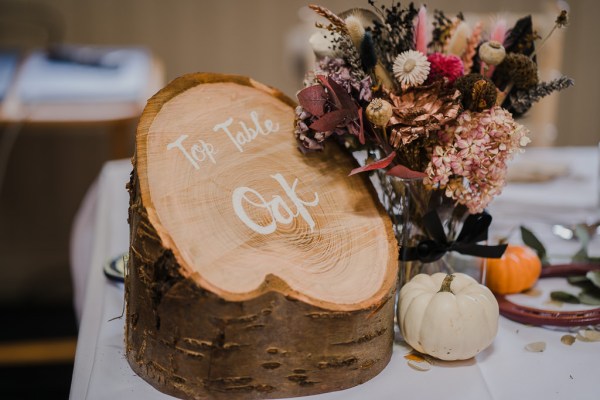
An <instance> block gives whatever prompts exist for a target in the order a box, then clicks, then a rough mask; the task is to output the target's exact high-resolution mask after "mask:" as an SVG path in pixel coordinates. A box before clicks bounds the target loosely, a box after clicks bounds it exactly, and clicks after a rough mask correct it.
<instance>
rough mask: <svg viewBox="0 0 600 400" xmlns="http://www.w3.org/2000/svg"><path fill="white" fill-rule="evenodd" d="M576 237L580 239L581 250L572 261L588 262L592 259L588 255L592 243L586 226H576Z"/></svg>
mask: <svg viewBox="0 0 600 400" xmlns="http://www.w3.org/2000/svg"><path fill="white" fill-rule="evenodd" d="M575 237H576V238H577V239H579V242H580V243H581V247H580V248H579V250H578V251H577V253H575V255H574V256H573V258H572V260H573V261H574V262H587V261H589V259H590V256H589V255H588V251H587V249H588V245H589V243H590V234H589V232H588V231H587V229H586V227H585V225H581V224H578V225H575Z"/></svg>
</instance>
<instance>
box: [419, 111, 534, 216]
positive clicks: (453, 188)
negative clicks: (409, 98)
mask: <svg viewBox="0 0 600 400" xmlns="http://www.w3.org/2000/svg"><path fill="white" fill-rule="evenodd" d="M527 133H528V131H527V129H526V128H525V127H524V126H522V125H520V124H517V123H516V122H515V121H514V120H513V118H512V115H511V114H510V113H509V112H508V111H506V110H505V109H503V108H501V107H493V108H491V109H489V110H485V111H482V112H472V111H465V112H463V113H462V114H461V115H460V116H459V117H458V118H457V119H456V121H455V123H453V124H451V125H448V126H447V127H446V129H445V130H444V131H441V132H440V133H439V134H438V135H439V138H440V142H441V144H440V145H436V146H435V147H434V149H433V155H432V158H431V162H430V163H429V165H428V166H427V169H426V170H425V173H426V174H427V177H426V178H425V182H426V183H428V184H430V185H432V186H434V187H437V188H442V189H445V190H446V195H447V196H448V197H451V198H453V199H455V200H456V201H457V202H458V203H460V204H464V205H465V206H467V208H468V209H469V211H470V212H471V213H479V212H482V211H483V210H484V209H485V207H487V205H488V204H489V202H490V201H491V200H492V199H493V198H494V197H495V196H497V195H499V194H500V193H501V191H502V188H503V187H504V185H505V183H506V182H505V177H506V170H507V162H508V161H509V160H510V159H511V158H512V157H513V155H514V153H515V152H518V151H522V147H524V146H525V145H527V143H529V138H528V137H527Z"/></svg>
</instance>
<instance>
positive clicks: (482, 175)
mask: <svg viewBox="0 0 600 400" xmlns="http://www.w3.org/2000/svg"><path fill="white" fill-rule="evenodd" d="M369 5H370V6H371V9H370V10H366V9H354V10H350V11H347V12H344V13H341V14H339V15H336V14H334V13H332V12H331V11H329V10H327V9H326V8H324V7H321V6H316V5H311V6H310V7H311V8H312V9H313V10H314V11H315V12H317V13H318V14H319V15H321V16H323V17H324V18H325V19H326V20H327V21H328V22H329V23H328V24H327V25H319V27H320V28H323V29H324V30H323V31H321V32H319V33H318V34H317V35H316V36H313V38H311V44H312V45H313V48H314V49H315V53H316V54H317V56H318V59H317V63H316V65H315V68H314V70H313V71H311V72H310V73H309V74H308V75H307V77H306V79H305V88H304V89H303V90H301V91H300V92H299V93H298V100H299V103H300V106H298V108H297V110H296V130H295V134H296V137H297V139H298V141H299V142H300V145H301V146H300V147H301V148H302V149H304V150H305V151H312V150H319V149H321V148H322V147H323V145H324V144H325V142H326V140H328V139H337V140H338V141H341V142H342V143H343V144H344V145H345V146H346V148H348V149H350V150H358V149H367V150H370V152H371V154H376V155H378V157H379V159H377V160H370V163H368V164H367V165H365V166H363V167H360V168H357V169H355V170H353V171H352V172H351V173H358V172H364V171H369V170H377V169H382V168H383V169H385V171H386V173H387V174H388V175H392V176H397V177H400V178H415V177H422V178H423V182H424V184H425V185H426V187H428V188H430V189H434V190H439V191H440V192H443V194H444V195H445V196H446V197H447V198H449V199H451V200H452V201H453V202H454V203H455V204H457V205H462V206H464V207H466V208H467V209H468V211H469V212H470V213H472V214H476V213H481V212H482V211H483V210H484V209H485V207H486V206H487V205H488V204H489V202H490V201H491V200H492V199H493V198H494V196H496V195H498V194H499V193H500V192H501V190H502V188H503V186H504V185H505V176H506V170H507V161H508V160H509V159H510V158H511V157H512V156H513V155H514V153H516V152H519V151H522V150H521V149H522V148H523V147H524V146H525V145H526V144H527V143H528V142H529V138H528V137H527V133H528V131H527V129H526V128H525V127H523V126H522V125H520V124H518V123H517V122H515V120H514V117H518V116H520V115H522V114H524V113H525V112H527V110H528V109H529V108H530V107H531V106H532V105H533V103H535V102H536V101H538V100H539V99H541V98H542V97H544V96H546V95H548V94H550V93H551V92H553V91H556V90H562V89H564V88H566V87H569V86H571V85H572V84H573V81H572V80H571V79H569V78H567V77H564V76H563V77H560V78H558V79H555V80H553V81H551V82H540V81H539V79H538V70H537V65H536V57H535V54H536V52H535V48H536V41H537V40H538V39H539V36H538V34H537V32H535V31H534V30H533V27H532V21H531V17H530V16H527V17H524V18H522V19H520V20H518V21H517V22H516V24H515V25H514V26H513V27H512V28H511V29H507V28H506V22H505V21H503V20H498V22H497V23H496V24H495V26H494V27H493V29H492V31H491V32H490V33H485V32H483V30H482V24H481V23H479V22H478V23H476V24H474V25H470V24H468V23H467V22H466V21H465V20H464V18H463V17H462V14H459V15H458V16H456V17H454V18H449V17H447V16H446V15H445V14H444V13H443V12H442V11H437V10H436V11H435V12H434V13H433V16H432V17H431V16H429V15H428V12H427V9H426V8H425V7H421V8H420V9H417V8H415V7H414V5H413V4H412V3H411V4H409V5H408V6H406V7H402V6H401V4H400V3H393V4H392V5H391V6H385V5H377V4H375V1H373V0H369ZM430 18H432V24H431V26H432V27H433V29H432V30H430V29H429V28H430V24H429V22H428V20H429V19H430ZM566 23H567V15H566V12H564V11H563V12H561V13H560V15H559V16H558V17H557V19H556V24H555V28H560V27H563V26H565V25H566ZM553 30H554V29H553ZM548 36H549V35H547V37H546V38H545V39H544V40H543V41H542V44H543V42H545V40H546V39H547V38H548ZM539 46H540V44H538V47H539Z"/></svg>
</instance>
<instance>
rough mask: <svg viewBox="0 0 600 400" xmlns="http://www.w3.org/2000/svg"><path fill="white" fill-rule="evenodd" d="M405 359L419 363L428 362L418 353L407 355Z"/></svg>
mask: <svg viewBox="0 0 600 400" xmlns="http://www.w3.org/2000/svg"><path fill="white" fill-rule="evenodd" d="M404 358H406V359H407V360H413V361H417V362H423V361H427V360H426V359H425V357H423V356H422V355H420V354H418V353H413V352H410V353H407V354H405V355H404Z"/></svg>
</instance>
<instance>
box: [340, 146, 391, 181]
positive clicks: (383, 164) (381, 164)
mask: <svg viewBox="0 0 600 400" xmlns="http://www.w3.org/2000/svg"><path fill="white" fill-rule="evenodd" d="M394 157H396V152H395V151H392V152H391V153H390V154H389V155H388V156H387V157H385V158H382V159H381V160H379V161H375V162H372V163H371V164H368V165H365V166H363V167H359V168H354V169H353V170H352V171H350V174H349V175H348V176H352V175H354V174H358V173H360V172H366V171H373V170H375V169H380V168H385V167H387V166H388V165H390V164H391V162H392V161H393V160H394Z"/></svg>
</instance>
